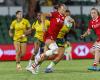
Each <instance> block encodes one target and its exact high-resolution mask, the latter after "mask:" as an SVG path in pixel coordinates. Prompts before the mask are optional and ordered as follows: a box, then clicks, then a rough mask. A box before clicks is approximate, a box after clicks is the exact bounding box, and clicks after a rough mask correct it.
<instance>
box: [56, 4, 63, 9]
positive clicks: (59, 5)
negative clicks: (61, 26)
mask: <svg viewBox="0 0 100 80" xmlns="http://www.w3.org/2000/svg"><path fill="white" fill-rule="evenodd" d="M61 6H64V4H61V3H58V4H57V5H54V9H56V10H58V8H60V7H61Z"/></svg>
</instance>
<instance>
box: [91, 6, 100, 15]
mask: <svg viewBox="0 0 100 80" xmlns="http://www.w3.org/2000/svg"><path fill="white" fill-rule="evenodd" d="M92 10H95V11H96V12H97V14H98V15H100V12H99V10H98V9H96V8H92V9H91V11H92Z"/></svg>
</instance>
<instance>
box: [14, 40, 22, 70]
mask: <svg viewBox="0 0 100 80" xmlns="http://www.w3.org/2000/svg"><path fill="white" fill-rule="evenodd" d="M14 47H15V50H16V69H17V70H21V65H20V52H21V50H20V42H16V41H15V42H14Z"/></svg>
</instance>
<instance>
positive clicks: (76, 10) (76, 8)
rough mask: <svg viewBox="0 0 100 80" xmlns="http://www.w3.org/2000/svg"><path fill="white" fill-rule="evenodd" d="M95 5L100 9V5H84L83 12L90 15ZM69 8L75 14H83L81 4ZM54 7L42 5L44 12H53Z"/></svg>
mask: <svg viewBox="0 0 100 80" xmlns="http://www.w3.org/2000/svg"><path fill="white" fill-rule="evenodd" d="M93 7H96V8H97V9H98V10H100V6H82V12H83V14H86V15H88V14H89V13H90V10H91V8H93ZM68 8H69V10H70V11H71V13H72V14H73V15H76V14H81V6H68ZM52 9H53V7H43V6H42V7H41V11H42V12H51V11H52Z"/></svg>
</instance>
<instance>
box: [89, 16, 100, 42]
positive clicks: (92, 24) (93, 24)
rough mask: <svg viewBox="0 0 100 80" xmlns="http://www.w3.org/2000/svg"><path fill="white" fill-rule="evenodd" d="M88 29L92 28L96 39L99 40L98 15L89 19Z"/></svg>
mask: <svg viewBox="0 0 100 80" xmlns="http://www.w3.org/2000/svg"><path fill="white" fill-rule="evenodd" d="M88 29H93V30H94V31H95V33H96V35H97V37H98V39H97V41H100V17H98V18H97V19H95V20H90V21H89V26H88Z"/></svg>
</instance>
